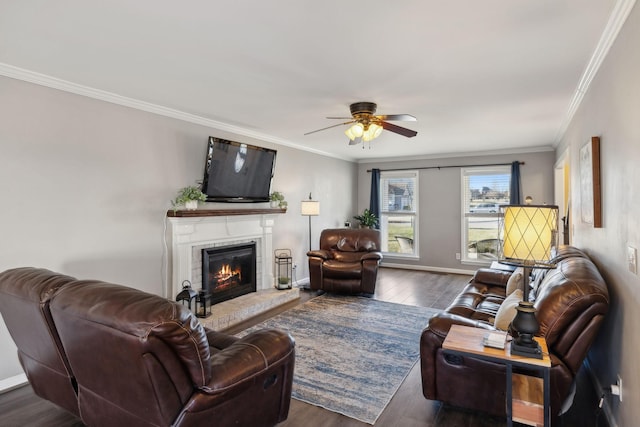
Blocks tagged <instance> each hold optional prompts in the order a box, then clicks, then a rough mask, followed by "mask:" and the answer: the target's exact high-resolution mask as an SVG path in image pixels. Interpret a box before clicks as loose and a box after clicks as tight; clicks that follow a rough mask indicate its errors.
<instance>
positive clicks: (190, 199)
mask: <svg viewBox="0 0 640 427" xmlns="http://www.w3.org/2000/svg"><path fill="white" fill-rule="evenodd" d="M206 200H207V195H206V194H204V193H203V192H202V191H201V190H200V188H199V187H196V186H195V185H191V186H189V187H184V188H181V189H180V190H178V196H177V197H176V198H175V199H174V200H173V201H172V202H171V205H172V206H173V208H174V209H176V208H177V207H179V206H184V208H185V209H186V210H189V211H193V210H196V209H198V202H204V201H206Z"/></svg>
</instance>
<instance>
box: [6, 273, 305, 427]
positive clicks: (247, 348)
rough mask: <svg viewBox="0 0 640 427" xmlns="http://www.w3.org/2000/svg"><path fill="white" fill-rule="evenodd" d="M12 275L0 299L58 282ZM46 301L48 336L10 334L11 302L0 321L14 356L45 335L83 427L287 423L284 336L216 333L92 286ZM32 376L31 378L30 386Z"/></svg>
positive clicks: (288, 341) (157, 301) (134, 294)
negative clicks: (72, 384)
mask: <svg viewBox="0 0 640 427" xmlns="http://www.w3.org/2000/svg"><path fill="white" fill-rule="evenodd" d="M20 270H21V274H16V273H15V272H5V273H2V274H1V275H0V301H3V302H4V301H6V297H7V295H16V294H18V293H19V292H21V293H22V294H23V295H30V294H32V293H33V290H34V289H35V290H39V289H40V286H43V285H42V284H44V283H50V282H53V281H59V280H62V279H61V278H60V275H56V274H54V273H51V272H45V271H42V270H39V271H38V272H39V273H37V274H31V273H30V270H33V269H20ZM16 289H21V290H20V291H19V292H18V291H16ZM47 297H48V298H49V300H48V304H49V310H50V315H49V316H48V317H49V318H50V321H51V322H50V323H47V326H48V327H49V329H48V331H47V330H42V331H41V329H38V333H37V334H36V333H34V331H35V330H34V329H33V328H30V327H25V326H24V325H22V326H20V325H18V327H17V328H16V327H15V326H16V323H17V321H16V320H14V319H19V316H20V313H18V311H19V310H20V308H19V307H16V308H14V307H13V306H12V304H9V303H3V304H2V305H1V306H0V308H1V309H2V315H3V317H4V318H5V321H6V323H7V326H8V327H9V329H10V332H11V334H12V336H13V337H14V339H15V341H16V344H17V345H18V347H19V352H20V354H21V353H23V352H24V350H23V348H24V345H25V343H27V345H34V344H32V342H38V341H42V340H43V339H45V340H46V338H48V337H51V338H49V339H50V340H51V339H53V341H55V342H57V343H58V344H59V349H60V355H61V356H62V357H66V359H67V360H68V365H69V370H70V374H69V377H70V378H75V381H76V382H77V406H78V408H79V411H78V412H79V414H80V417H81V419H82V421H83V422H84V423H85V424H87V425H91V426H114V425H122V426H127V425H135V426H169V425H171V426H200V425H213V424H215V425H220V426H230V425H234V426H273V425H275V424H277V423H278V422H280V421H283V420H285V419H286V418H287V415H288V412H289V404H290V398H291V385H292V379H293V367H294V357H295V356H294V342H293V339H292V338H291V337H290V336H289V335H288V334H286V333H284V332H282V331H278V330H273V329H270V330H267V329H264V330H261V331H258V332H254V333H251V334H249V335H247V336H245V337H243V338H237V337H234V336H230V335H226V334H223V333H219V332H215V331H213V330H209V329H206V328H204V327H203V326H202V325H201V324H200V323H199V322H198V319H197V318H196V317H195V316H194V315H193V314H192V313H191V312H190V311H189V310H188V309H187V308H185V307H183V306H182V305H180V304H177V303H175V302H173V301H169V300H166V299H164V298H161V297H159V296H157V295H152V294H148V293H146V292H143V291H140V290H137V289H132V288H128V287H125V286H119V285H114V284H109V283H104V282H98V281H79V280H74V279H70V280H69V281H68V282H66V283H64V285H63V286H60V287H58V288H57V289H53V290H52V291H51V293H50V294H48V295H47ZM17 298H18V297H17V296H16V297H15V298H14V299H17ZM31 311H32V312H33V310H31ZM25 325H30V323H28V322H27V323H25ZM40 331H41V332H42V333H40ZM39 356H40V355H37V357H39ZM22 359H23V357H22V356H21V360H22ZM40 375H41V374H40V372H37V373H32V375H30V377H29V380H30V382H31V381H32V380H34V381H36V383H37V382H39V381H40V380H41V379H40V378H38V377H39V376H40ZM43 375H44V374H43ZM43 378H45V379H47V380H48V377H43ZM32 384H33V382H32ZM72 390H73V388H72ZM45 398H47V399H50V400H51V401H53V402H54V403H58V404H60V403H59V402H58V401H56V400H55V399H54V398H53V397H51V396H46V397H45ZM61 406H62V405H61ZM78 412H76V413H78Z"/></svg>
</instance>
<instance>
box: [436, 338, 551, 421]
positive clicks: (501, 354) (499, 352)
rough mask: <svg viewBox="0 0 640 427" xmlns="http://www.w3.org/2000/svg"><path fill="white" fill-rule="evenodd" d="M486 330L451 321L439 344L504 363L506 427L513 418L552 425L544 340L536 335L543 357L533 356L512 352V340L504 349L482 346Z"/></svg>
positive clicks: (548, 371)
mask: <svg viewBox="0 0 640 427" xmlns="http://www.w3.org/2000/svg"><path fill="white" fill-rule="evenodd" d="M489 332H490V331H489V330H487V329H481V328H472V327H469V326H461V325H452V326H451V330H450V331H449V333H448V334H447V338H445V340H444V343H443V344H442V348H443V350H445V351H447V352H449V353H453V354H459V355H462V356H467V357H475V358H478V359H483V360H488V361H490V362H497V363H503V364H504V365H505V366H506V368H507V396H506V400H507V401H506V407H507V425H508V426H509V427H511V426H512V425H513V421H516V422H518V423H522V424H526V425H531V426H542V425H544V426H545V427H548V426H551V407H550V398H551V391H550V384H549V382H550V372H551V360H550V359H549V350H548V348H547V343H546V341H545V340H544V338H540V337H535V340H536V341H537V342H538V343H539V344H540V348H541V349H542V354H543V358H542V359H533V358H529V357H523V356H517V355H511V342H507V343H506V345H505V348H504V349H497V348H492V347H485V346H484V345H483V339H484V337H485V336H486V335H487V334H488V333H489ZM514 367H515V368H518V369H520V370H523V371H526V372H532V371H533V372H538V373H539V374H540V375H541V376H540V377H536V376H532V375H528V374H526V375H525V374H519V373H518V374H514V373H513V368H514Z"/></svg>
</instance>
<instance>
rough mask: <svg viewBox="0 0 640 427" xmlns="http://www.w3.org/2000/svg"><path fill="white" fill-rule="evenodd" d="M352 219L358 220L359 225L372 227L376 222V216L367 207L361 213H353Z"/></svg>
mask: <svg viewBox="0 0 640 427" xmlns="http://www.w3.org/2000/svg"><path fill="white" fill-rule="evenodd" d="M353 219H355V220H357V221H359V222H360V227H363V228H372V227H375V226H376V225H377V224H378V217H377V216H375V215H374V214H373V212H371V211H370V210H369V209H365V210H364V212H362V215H355V216H354V217H353Z"/></svg>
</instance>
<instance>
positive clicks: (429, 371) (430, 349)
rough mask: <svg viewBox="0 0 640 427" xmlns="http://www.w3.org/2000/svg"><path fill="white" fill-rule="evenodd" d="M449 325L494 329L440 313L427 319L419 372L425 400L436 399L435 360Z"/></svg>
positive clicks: (422, 337) (480, 322) (473, 321)
mask: <svg viewBox="0 0 640 427" xmlns="http://www.w3.org/2000/svg"><path fill="white" fill-rule="evenodd" d="M451 325H463V326H472V327H476V328H482V329H487V330H492V331H493V330H495V328H494V327H493V326H492V325H490V324H488V323H486V322H482V321H478V320H472V319H468V318H466V317H463V316H459V315H457V314H450V313H446V312H441V313H438V314H436V315H435V316H433V317H432V318H431V319H429V323H428V324H427V327H426V328H425V329H424V330H423V331H422V335H421V336H420V370H421V375H422V393H423V394H424V397H426V398H427V399H436V396H437V394H436V360H437V357H438V352H439V351H440V350H441V349H442V343H443V342H444V340H445V338H446V337H447V334H448V333H449V329H451Z"/></svg>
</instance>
